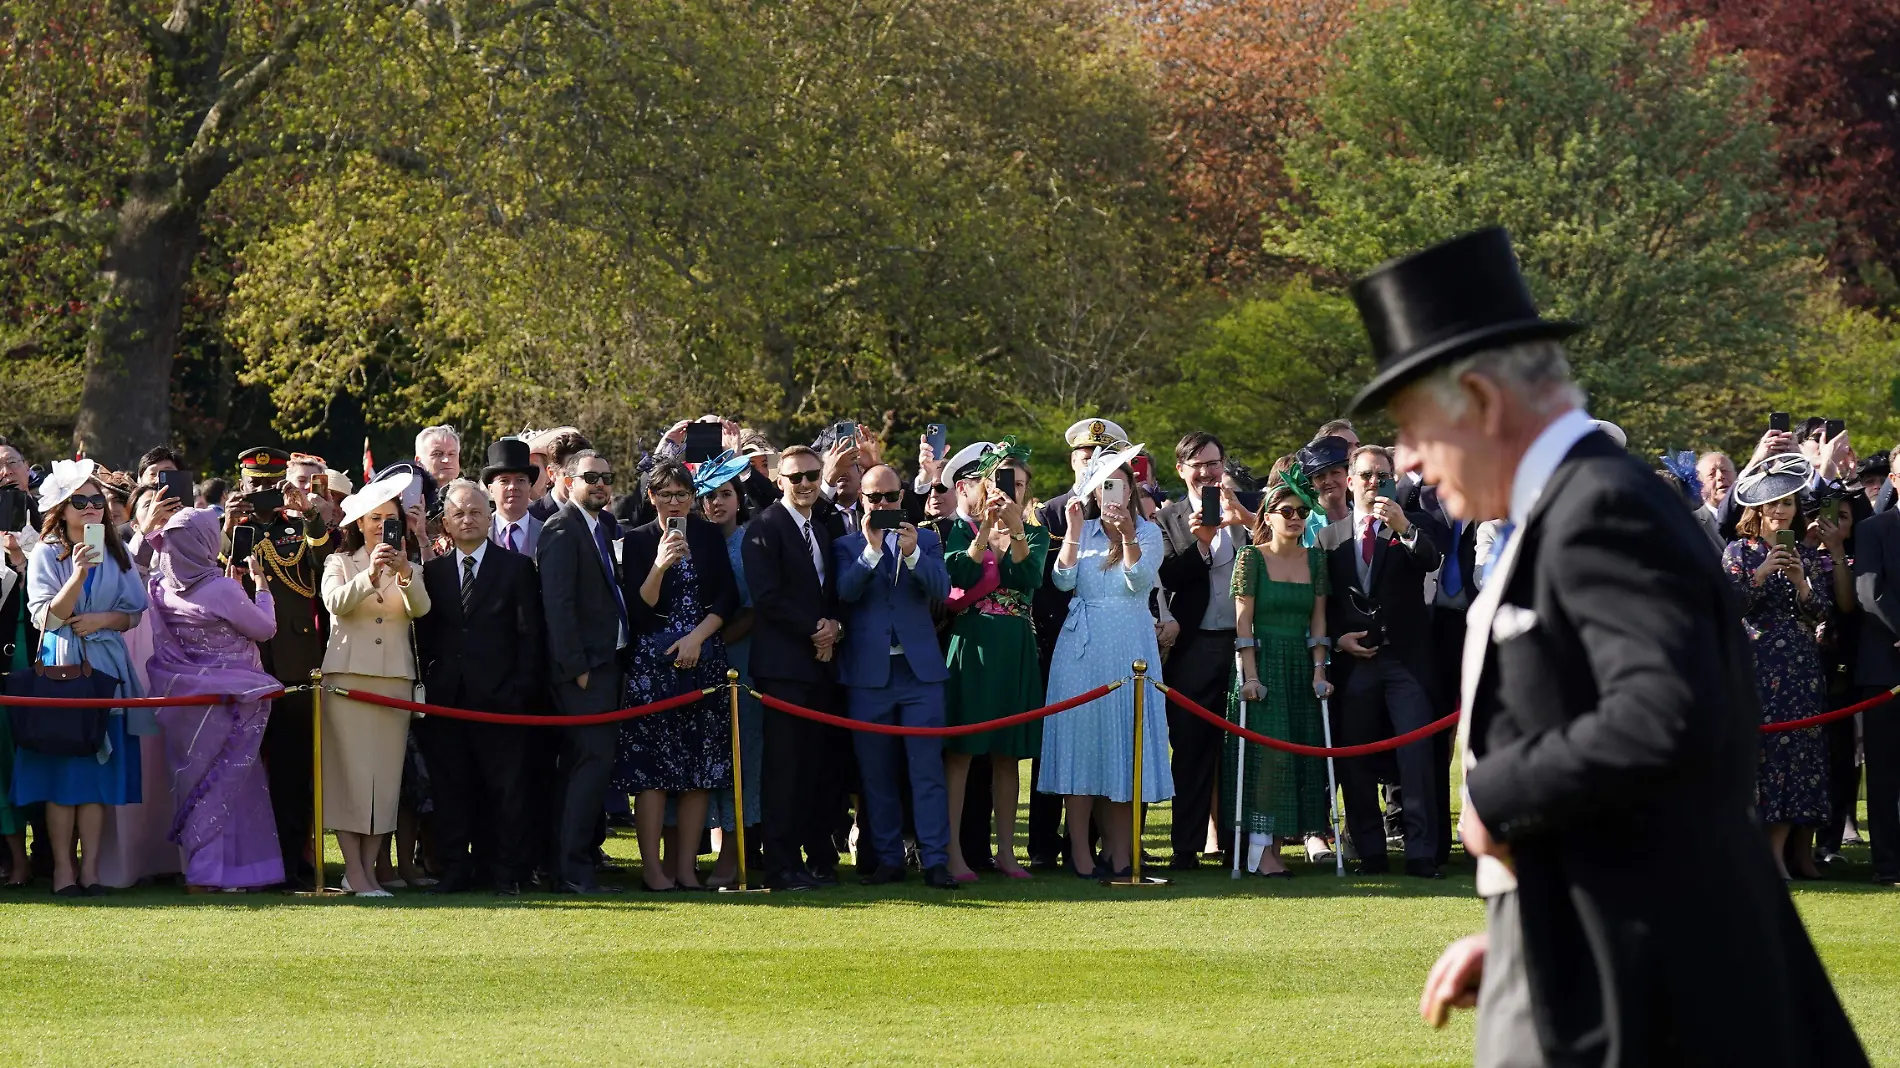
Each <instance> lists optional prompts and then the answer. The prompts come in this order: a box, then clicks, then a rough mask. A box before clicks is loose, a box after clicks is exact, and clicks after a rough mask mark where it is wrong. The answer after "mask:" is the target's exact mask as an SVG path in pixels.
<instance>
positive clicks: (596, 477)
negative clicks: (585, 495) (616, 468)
mask: <svg viewBox="0 0 1900 1068" xmlns="http://www.w3.org/2000/svg"><path fill="white" fill-rule="evenodd" d="M574 477H575V478H578V479H580V480H581V481H582V482H585V483H587V484H588V485H590V486H611V485H613V484H614V473H613V472H612V471H582V472H581V473H579V474H577V475H575V476H574Z"/></svg>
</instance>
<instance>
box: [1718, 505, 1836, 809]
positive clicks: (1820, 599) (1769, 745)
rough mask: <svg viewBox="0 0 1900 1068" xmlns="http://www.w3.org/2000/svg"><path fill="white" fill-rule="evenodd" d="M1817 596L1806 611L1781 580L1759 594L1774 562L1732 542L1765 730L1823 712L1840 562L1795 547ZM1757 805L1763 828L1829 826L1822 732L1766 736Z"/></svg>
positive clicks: (1751, 546)
mask: <svg viewBox="0 0 1900 1068" xmlns="http://www.w3.org/2000/svg"><path fill="white" fill-rule="evenodd" d="M1796 549H1797V551H1798V552H1799V553H1800V554H1801V567H1802V569H1803V570H1804V571H1806V573H1807V576H1808V584H1809V585H1810V586H1812V587H1813V588H1814V596H1813V597H1812V598H1811V599H1809V601H1808V603H1807V604H1805V605H1803V604H1801V603H1800V602H1799V599H1798V598H1797V597H1796V596H1795V590H1794V583H1792V582H1790V581H1788V579H1787V578H1786V577H1785V576H1783V575H1781V574H1779V573H1777V574H1774V575H1770V576H1769V577H1768V580H1767V581H1766V582H1764V583H1762V584H1761V585H1760V586H1757V585H1755V584H1754V581H1753V576H1754V573H1755V569H1756V568H1758V567H1760V566H1761V562H1762V561H1763V560H1765V559H1767V557H1768V550H1769V546H1768V544H1767V543H1765V542H1763V541H1760V540H1758V539H1755V538H1746V539H1743V540H1740V541H1732V542H1729V546H1728V550H1727V551H1726V552H1724V553H1723V554H1722V563H1723V566H1724V567H1725V568H1727V570H1728V573H1729V578H1730V579H1731V580H1732V581H1733V582H1734V583H1735V586H1736V589H1737V590H1739V591H1740V592H1741V595H1742V625H1743V626H1744V627H1745V628H1747V630H1748V636H1749V638H1750V639H1751V640H1752V644H1753V646H1754V650H1755V689H1756V690H1757V692H1759V693H1760V695H1761V712H1762V722H1763V723H1785V722H1787V721H1789V720H1794V719H1805V718H1806V717H1808V716H1815V715H1819V714H1820V713H1821V712H1822V711H1824V710H1825V703H1826V702H1825V696H1826V676H1825V674H1824V673H1823V671H1822V665H1821V648H1820V643H1819V642H1818V641H1817V639H1816V629H1817V628H1818V627H1819V626H1820V623H1821V620H1823V619H1825V618H1826V617H1827V613H1828V611H1829V610H1830V609H1831V608H1832V607H1833V603H1834V561H1833V558H1832V557H1830V556H1828V555H1827V554H1825V553H1821V552H1816V551H1815V550H1813V549H1810V548H1808V547H1807V546H1805V545H1801V546H1797V547H1796ZM1756 784H1757V785H1756V803H1757V804H1758V805H1759V806H1760V808H1761V818H1762V822H1763V823H1806V824H1821V823H1825V822H1827V818H1828V805H1827V741H1826V739H1825V738H1823V737H1822V733H1821V728H1820V727H1804V728H1802V729H1800V730H1794V731H1778V732H1776V733H1773V734H1764V735H1762V736H1761V770H1760V774H1759V777H1758V778H1757V780H1756Z"/></svg>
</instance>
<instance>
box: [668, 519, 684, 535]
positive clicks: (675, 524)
mask: <svg viewBox="0 0 1900 1068" xmlns="http://www.w3.org/2000/svg"><path fill="white" fill-rule="evenodd" d="M676 530H677V531H679V532H680V533H681V534H685V533H686V517H685V516H683V515H676V516H672V517H670V518H669V519H667V521H666V532H667V533H668V534H671V533H673V532H674V531H676Z"/></svg>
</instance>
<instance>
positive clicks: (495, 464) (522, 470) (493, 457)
mask: <svg viewBox="0 0 1900 1068" xmlns="http://www.w3.org/2000/svg"><path fill="white" fill-rule="evenodd" d="M496 475H526V476H527V479H528V481H529V482H533V481H535V480H537V479H539V478H540V477H541V465H540V464H537V463H535V462H534V461H533V459H532V458H531V457H530V454H529V450H528V443H527V442H525V441H523V440H521V439H520V438H502V439H501V440H500V441H497V442H495V443H494V444H492V445H490V446H488V462H487V463H486V464H484V465H483V466H482V485H484V486H486V485H488V484H489V483H490V482H493V481H494V480H495V476H496Z"/></svg>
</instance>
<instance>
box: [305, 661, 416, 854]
mask: <svg viewBox="0 0 1900 1068" xmlns="http://www.w3.org/2000/svg"><path fill="white" fill-rule="evenodd" d="M323 681H324V682H325V683H326V684H327V685H331V686H339V687H342V688H343V689H346V690H365V691H368V692H370V693H373V694H377V695H379V696H382V697H399V698H401V699H403V700H405V701H407V700H409V697H410V695H411V694H412V693H413V692H414V690H413V684H412V683H411V682H410V681H409V680H408V679H386V678H379V677H374V676H370V675H351V674H347V673H342V674H334V675H332V674H326V675H324V676H323ZM409 719H410V716H409V713H408V712H405V711H403V710H402V709H398V708H384V707H383V706H381V705H370V704H364V703H363V702H361V701H356V700H352V699H350V698H348V697H339V696H337V695H336V694H333V693H326V694H324V695H323V827H324V829H325V830H329V831H350V832H352V833H355V834H388V833H390V832H392V831H394V830H395V829H396V808H397V805H398V804H399V803H400V802H401V800H402V765H403V756H404V754H405V752H406V750H407V747H408V744H409Z"/></svg>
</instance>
